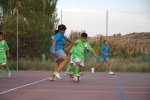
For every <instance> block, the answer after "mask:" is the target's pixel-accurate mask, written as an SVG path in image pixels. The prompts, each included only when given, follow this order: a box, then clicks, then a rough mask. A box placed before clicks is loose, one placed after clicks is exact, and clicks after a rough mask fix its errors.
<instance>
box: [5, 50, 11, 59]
mask: <svg viewBox="0 0 150 100" xmlns="http://www.w3.org/2000/svg"><path fill="white" fill-rule="evenodd" d="M6 53H7V57H8V58H10V52H9V50H7V51H6Z"/></svg>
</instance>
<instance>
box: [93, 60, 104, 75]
mask: <svg viewBox="0 0 150 100" xmlns="http://www.w3.org/2000/svg"><path fill="white" fill-rule="evenodd" d="M102 64H103V61H102V60H100V62H99V63H98V64H96V65H95V66H94V67H93V68H91V71H92V73H94V71H95V70H96V69H97V68H98V67H100V66H101V65H102Z"/></svg>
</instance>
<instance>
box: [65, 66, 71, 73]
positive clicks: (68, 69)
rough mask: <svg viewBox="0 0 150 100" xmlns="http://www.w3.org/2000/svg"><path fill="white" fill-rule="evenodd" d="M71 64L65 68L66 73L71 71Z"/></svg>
mask: <svg viewBox="0 0 150 100" xmlns="http://www.w3.org/2000/svg"><path fill="white" fill-rule="evenodd" d="M71 67H72V66H71V64H70V65H69V66H68V67H67V69H66V73H69V71H70V70H71Z"/></svg>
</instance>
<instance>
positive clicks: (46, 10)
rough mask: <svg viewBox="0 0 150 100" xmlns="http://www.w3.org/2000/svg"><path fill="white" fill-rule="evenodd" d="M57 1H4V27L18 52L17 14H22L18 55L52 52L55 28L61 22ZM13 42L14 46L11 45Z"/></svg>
mask: <svg viewBox="0 0 150 100" xmlns="http://www.w3.org/2000/svg"><path fill="white" fill-rule="evenodd" d="M56 5H57V0H1V1H0V8H1V10H2V11H1V15H2V17H1V26H2V28H1V30H2V31H3V32H4V34H5V35H6V36H5V37H6V39H7V40H9V41H10V43H8V44H9V46H10V48H11V52H12V54H13V56H14V57H15V56H16V54H15V52H16V37H17V36H16V17H17V10H18V14H19V16H18V17H19V22H18V24H19V25H18V26H19V32H18V34H19V57H26V56H29V57H32V58H34V57H41V54H47V53H49V45H50V43H51V38H50V37H51V36H52V35H53V33H52V31H51V30H53V29H54V28H55V27H56V26H57V24H58V21H59V20H58V18H57V13H56V10H57V9H56ZM12 44H13V45H12Z"/></svg>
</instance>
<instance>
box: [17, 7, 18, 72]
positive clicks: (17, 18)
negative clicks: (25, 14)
mask: <svg viewBox="0 0 150 100" xmlns="http://www.w3.org/2000/svg"><path fill="white" fill-rule="evenodd" d="M17 71H18V9H17Z"/></svg>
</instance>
